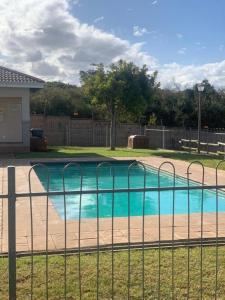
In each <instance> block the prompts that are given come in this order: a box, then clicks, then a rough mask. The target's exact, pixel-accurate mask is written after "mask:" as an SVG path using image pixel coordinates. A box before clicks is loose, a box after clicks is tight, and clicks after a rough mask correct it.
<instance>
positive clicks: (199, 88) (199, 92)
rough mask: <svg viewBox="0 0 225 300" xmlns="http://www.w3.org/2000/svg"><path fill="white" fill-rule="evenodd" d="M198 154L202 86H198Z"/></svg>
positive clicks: (203, 87)
mask: <svg viewBox="0 0 225 300" xmlns="http://www.w3.org/2000/svg"><path fill="white" fill-rule="evenodd" d="M197 89H198V153H200V142H201V141H200V140H201V93H202V92H204V89H205V86H204V84H198V85H197Z"/></svg>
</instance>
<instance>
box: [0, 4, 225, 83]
mask: <svg viewBox="0 0 225 300" xmlns="http://www.w3.org/2000/svg"><path fill="white" fill-rule="evenodd" d="M0 15H1V18H0V37H1V38H0V65H3V66H6V67H10V68H13V69H17V70H19V71H22V72H25V73H29V74H32V75H34V76H37V77H41V78H42V79H44V80H46V81H47V80H61V81H64V82H68V83H75V84H79V72H80V70H88V69H89V68H90V67H91V64H93V63H95V64H96V63H104V64H105V65H109V64H111V63H112V62H116V61H118V60H119V59H125V60H127V61H133V62H134V63H135V64H137V65H140V66H142V65H143V64H146V65H147V67H148V68H149V71H150V72H153V71H155V70H157V71H158V80H159V81H160V82H161V86H162V87H166V88H180V89H183V88H186V87H191V86H192V85H193V84H195V83H198V82H201V81H202V80H203V79H208V80H209V81H210V82H211V83H212V84H213V85H215V86H216V87H217V88H222V87H225V1H224V0H216V1H212V0H139V1H137V0H120V1H119V0H113V1H112V0H111V1H110V0H108V1H106V0H20V1H18V0H0Z"/></svg>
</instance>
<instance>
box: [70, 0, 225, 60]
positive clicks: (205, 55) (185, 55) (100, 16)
mask: <svg viewBox="0 0 225 300" xmlns="http://www.w3.org/2000/svg"><path fill="white" fill-rule="evenodd" d="M73 14H74V16H76V17H78V18H79V20H80V21H81V22H86V23H88V24H94V25H95V26H96V27H98V28H100V29H102V30H105V31H107V32H113V33H114V34H115V35H116V36H119V37H121V38H123V39H127V40H129V41H131V42H133V43H136V42H144V43H145V45H144V46H143V49H144V50H145V51H147V52H148V53H149V54H151V55H153V56H154V57H156V58H157V59H158V60H159V61H160V63H162V64H166V63H171V62H178V63H182V64H203V63H208V62H217V61H218V60H222V59H224V56H225V1H224V0H216V1H212V0H188V1H187V0H186V1H185V0H158V1H154V0H140V1H136V0H133V1H129V0H122V1H121V0H114V1H104V0H94V1H93V0H82V1H81V3H80V5H79V6H77V5H76V6H74V7H73ZM95 20H96V21H95ZM134 26H138V27H139V28H142V29H143V28H144V29H146V33H143V35H142V36H134V34H133V28H134ZM144 31H145V30H144Z"/></svg>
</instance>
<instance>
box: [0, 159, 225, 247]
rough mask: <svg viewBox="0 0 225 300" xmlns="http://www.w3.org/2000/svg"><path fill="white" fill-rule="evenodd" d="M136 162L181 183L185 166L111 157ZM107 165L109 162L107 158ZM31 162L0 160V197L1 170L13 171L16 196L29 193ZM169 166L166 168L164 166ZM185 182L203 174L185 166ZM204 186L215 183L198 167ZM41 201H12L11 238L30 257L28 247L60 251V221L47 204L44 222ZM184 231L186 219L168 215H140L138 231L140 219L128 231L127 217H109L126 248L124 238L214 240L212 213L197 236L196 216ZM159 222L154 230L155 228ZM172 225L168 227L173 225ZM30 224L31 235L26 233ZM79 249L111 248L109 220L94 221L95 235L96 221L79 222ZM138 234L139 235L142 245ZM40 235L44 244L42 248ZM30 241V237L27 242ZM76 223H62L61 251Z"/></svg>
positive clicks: (1, 229) (1, 221) (3, 215)
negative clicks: (13, 234)
mask: <svg viewBox="0 0 225 300" xmlns="http://www.w3.org/2000/svg"><path fill="white" fill-rule="evenodd" d="M135 159H136V160H138V161H140V162H142V163H145V164H147V165H149V166H153V167H155V168H159V166H160V165H162V164H163V163H164V162H165V161H167V163H166V164H165V163H164V164H163V166H162V170H164V171H168V172H172V171H173V169H172V167H171V163H172V164H173V165H174V167H175V170H176V175H179V176H182V177H184V178H187V169H188V167H189V165H190V164H189V163H187V162H184V161H179V160H173V159H165V158H161V157H141V158H140V157H138V158H134V157H130V158H129V157H126V158H113V160H135ZM108 160H109V161H110V159H108ZM35 161H36V162H37V161H38V162H41V163H45V162H62V161H63V162H71V161H74V162H80V161H99V158H79V159H78V158H77V159H42V160H35ZM33 162H34V159H32V160H29V159H22V160H17V159H14V158H5V159H1V166H0V194H6V193H7V166H8V165H14V166H15V167H16V191H17V193H26V192H29V180H28V174H29V171H30V168H31V163H33ZM168 162H169V163H168ZM189 171H190V172H189V173H190V174H189V176H190V179H191V180H194V181H197V182H200V183H202V175H203V169H202V166H201V165H197V164H194V165H191V167H190V169H189ZM31 182H32V191H33V192H43V191H44V188H43V186H42V185H41V183H40V181H39V179H38V177H37V176H36V174H35V173H34V172H32V181H31ZM218 182H219V184H225V172H224V171H218ZM203 183H204V184H207V185H215V184H216V171H215V169H212V168H204V182H203ZM7 201H8V200H7V199H4V200H3V199H1V196H0V253H7V251H8V245H7V243H8V238H7V232H8V224H7V222H8V211H7V209H8V203H7ZM46 208H47V199H46V197H40V196H38V197H32V198H30V197H24V198H18V199H17V202H16V225H17V226H16V234H17V241H16V242H17V251H18V252H27V253H30V251H31V248H32V244H33V250H34V251H46V250H48V251H61V250H63V249H64V248H65V222H64V220H63V219H61V218H60V216H59V215H58V213H57V212H56V210H55V208H54V206H53V204H52V202H51V199H49V201H48V212H49V214H48V218H47V215H46ZM189 220H190V231H189V235H188V216H187V215H175V216H174V220H173V219H172V216H171V215H162V216H161V217H160V218H159V217H158V216H145V218H144V221H145V222H144V224H145V226H144V228H143V218H142V217H131V218H130V228H128V218H115V219H114V224H113V225H114V231H113V241H114V243H115V244H117V243H118V244H124V245H128V243H129V238H130V242H131V243H142V242H143V241H144V242H146V243H147V242H149V243H150V242H159V239H160V240H161V241H171V240H172V239H173V238H174V239H175V240H186V239H187V238H188V236H189V237H190V238H192V239H199V238H201V237H203V238H215V237H216V214H215V213H204V218H203V232H201V215H200V214H199V213H196V214H191V215H190V219H189ZM159 221H160V228H159ZM173 221H174V227H173V226H172V225H173ZM31 222H32V224H33V232H32V230H31ZM80 226H81V227H80V238H81V241H80V246H81V247H85V248H87V247H96V246H97V241H99V245H101V246H103V245H110V244H111V243H112V219H111V218H102V219H100V220H99V230H100V231H99V234H97V221H96V219H82V220H81V223H80ZM142 230H144V240H143V234H142ZM46 234H47V236H48V243H47V249H46ZM32 236H33V238H32ZM218 236H219V237H225V213H219V215H218ZM78 237H79V222H78V221H77V220H69V221H67V222H66V246H67V248H68V249H76V248H77V247H78Z"/></svg>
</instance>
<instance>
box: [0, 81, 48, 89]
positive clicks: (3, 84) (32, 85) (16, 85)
mask: <svg viewBox="0 0 225 300" xmlns="http://www.w3.org/2000/svg"><path fill="white" fill-rule="evenodd" d="M44 84H45V82H44V81H43V82H30V83H20V82H0V87H5V88H10V87H12V88H27V89H42V88H43V87H44Z"/></svg>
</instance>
